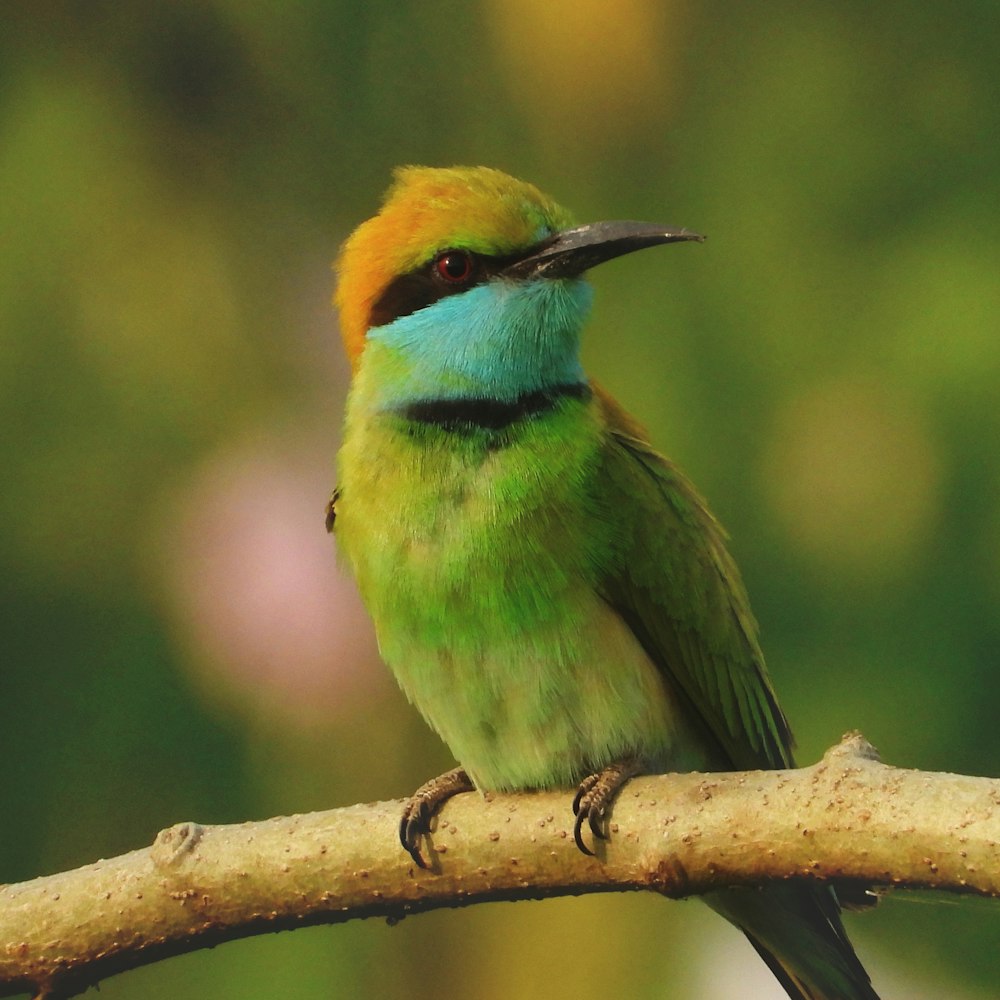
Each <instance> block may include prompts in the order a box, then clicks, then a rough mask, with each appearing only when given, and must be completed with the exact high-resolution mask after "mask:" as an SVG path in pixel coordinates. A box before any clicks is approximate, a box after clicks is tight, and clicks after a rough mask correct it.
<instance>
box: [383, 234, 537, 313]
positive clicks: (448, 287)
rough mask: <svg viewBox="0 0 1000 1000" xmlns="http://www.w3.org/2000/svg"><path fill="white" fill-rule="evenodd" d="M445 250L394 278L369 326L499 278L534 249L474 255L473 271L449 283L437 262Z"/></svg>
mask: <svg viewBox="0 0 1000 1000" xmlns="http://www.w3.org/2000/svg"><path fill="white" fill-rule="evenodd" d="M532 249H533V248H532ZM443 252H446V251H440V252H438V253H436V254H434V256H433V257H432V258H431V259H430V260H429V261H428V262H427V263H426V264H421V265H420V267H418V268H416V269H415V270H413V271H410V272H408V273H407V274H401V275H399V276H398V277H396V278H393V279H392V281H390V282H389V284H388V285H386V287H385V290H384V291H383V292H382V294H381V295H380V296H379V297H378V299H377V300H376V302H375V304H374V305H373V306H372V308H371V312H370V313H369V314H368V327H369V329H370V328H372V327H376V326H385V325H386V324H387V323H391V322H392V321H393V320H396V319H399V318H400V317H401V316H409V315H410V314H411V313H415V312H417V310H419V309H426V308H427V306H429V305H433V304H434V303H435V302H437V301H438V299H443V298H444V297H445V296H447V295H458V294H459V293H461V292H464V291H467V290H468V289H470V288H474V287H475V286H476V285H481V284H482V283H483V282H484V281H489V280H490V279H491V278H494V277H496V276H497V275H498V274H499V273H500V272H501V271H503V269H504V268H505V267H507V266H509V265H510V264H512V263H513V262H514V261H516V260H520V258H521V257H523V256H524V254H525V253H530V252H531V250H526V251H524V253H519V254H515V255H511V256H505V257H488V256H486V255H485V254H475V253H473V254H470V255H469V256H470V257H471V258H472V273H471V275H470V276H469V278H467V279H466V280H465V281H459V282H448V281H446V280H445V279H444V278H442V277H441V276H440V274H438V272H437V262H438V260H439V259H440V257H441V253H443ZM458 252H461V251H458Z"/></svg>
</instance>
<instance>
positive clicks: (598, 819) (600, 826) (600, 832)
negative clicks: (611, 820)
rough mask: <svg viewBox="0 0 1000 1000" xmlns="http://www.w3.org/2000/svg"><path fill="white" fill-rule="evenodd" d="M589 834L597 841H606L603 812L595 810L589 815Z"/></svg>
mask: <svg viewBox="0 0 1000 1000" xmlns="http://www.w3.org/2000/svg"><path fill="white" fill-rule="evenodd" d="M590 832H591V833H592V834H593V835H594V836H595V837H597V838H598V839H599V840H607V839H608V835H607V833H605V832H604V810H603V809H596V810H594V811H593V812H591V814H590Z"/></svg>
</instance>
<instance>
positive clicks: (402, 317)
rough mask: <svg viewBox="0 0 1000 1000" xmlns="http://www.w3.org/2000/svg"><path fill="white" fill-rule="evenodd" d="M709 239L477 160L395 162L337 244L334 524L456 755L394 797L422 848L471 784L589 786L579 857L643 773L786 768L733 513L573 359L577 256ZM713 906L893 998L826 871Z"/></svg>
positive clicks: (788, 754) (416, 696) (762, 948)
mask: <svg viewBox="0 0 1000 1000" xmlns="http://www.w3.org/2000/svg"><path fill="white" fill-rule="evenodd" d="M703 239H704V237H703V236H701V235H699V234H697V233H695V232H691V231H689V230H687V229H683V228H676V227H671V226H663V225H659V224H650V223H642V222H632V221H613V222H597V223H592V224H588V225H576V224H575V222H574V219H573V218H572V216H571V215H570V214H569V213H568V212H567V211H566V210H565V209H563V208H562V207H560V206H559V205H558V204H557V203H556V202H555V201H553V200H552V199H551V198H550V197H549V196H547V195H545V194H543V193H542V192H541V191H540V190H539V189H538V188H537V187H535V186H534V185H532V184H530V183H527V182H525V181H521V180H518V179H516V178H514V177H512V176H510V175H509V174H507V173H504V172H502V171H500V170H496V169H493V168H490V167H481V166H478V167H418V166H407V167H401V168H398V169H397V170H396V171H395V173H394V177H393V183H392V185H391V187H390V188H389V190H388V192H387V194H386V195H385V198H384V200H383V203H382V205H381V208H380V210H379V211H378V213H377V214H376V215H374V216H373V217H372V218H370V219H368V220H367V221H365V222H363V223H361V224H360V225H359V226H358V227H357V228H356V229H355V230H354V231H353V233H352V234H351V235H350V236H349V237H348V238H347V239H346V241H345V242H344V244H343V246H342V248H341V251H340V254H339V257H338V259H337V262H336V264H335V269H336V271H337V286H336V292H335V296H334V300H335V304H336V306H337V309H338V311H339V324H340V332H341V336H342V339H343V342H344V347H345V350H346V354H347V357H348V358H349V361H350V365H351V384H350V388H349V391H348V397H347V404H346V415H345V422H344V432H343V437H342V441H341V447H340V450H339V453H338V456H337V488H336V490H335V491H334V493H333V496H332V497H331V500H330V502H329V504H328V506H327V511H326V522H327V529H328V530H329V531H332V533H333V534H334V535H335V538H336V546H337V550H338V553H339V554H340V556H341V558H342V559H343V560H344V561H346V564H347V566H348V567H349V569H350V570H351V572H352V573H353V575H354V577H355V579H356V582H357V585H358V589H359V591H360V594H361V596H362V599H363V601H364V602H365V604H366V606H367V609H368V611H369V614H370V616H371V618H372V620H373V622H374V627H375V632H376V636H377V640H378V645H379V650H380V654H381V656H382V658H383V659H384V660H385V662H386V663H387V664H388V666H389V667H390V669H391V670H392V671H393V673H394V674H395V676H396V679H397V681H398V682H399V684H400V686H401V687H402V689H403V691H404V692H405V694H406V695H407V697H408V698H409V700H410V701H411V702H412V703H413V704H414V705H415V706H416V707H417V709H418V710H419V711H420V712H421V714H422V715H423V717H424V718H425V719H426V721H427V722H428V723H429V725H430V726H431V728H432V729H434V730H435V731H436V732H437V733H438V734H439V736H440V737H441V738H442V739H443V740H444V742H445V743H446V744H447V746H448V747H449V749H450V750H451V752H452V754H453V755H454V757H455V760H456V761H457V762H458V765H459V766H458V767H457V768H455V769H453V770H452V771H449V772H447V773H446V774H444V775H441V776H440V777H437V778H434V779H431V780H430V781H428V782H427V783H426V784H424V785H422V786H421V787H420V788H419V789H418V790H417V791H416V793H415V794H414V795H413V796H412V797H411V798H410V799H409V800H408V801H407V803H406V806H405V808H404V811H403V815H402V818H401V821H400V831H399V833H400V840H401V842H402V845H403V847H404V848H405V849H406V850H407V851H408V852H409V854H410V856H411V857H412V859H413V861H414V862H415V863H416V864H417V865H420V866H421V867H426V861H425V860H424V857H423V854H422V852H421V844H422V841H423V840H424V838H425V837H426V836H427V835H428V834H429V832H430V823H431V819H432V817H433V815H434V813H435V811H436V810H437V809H438V808H439V807H440V806H441V805H442V803H443V802H444V801H445V800H446V799H447V798H449V797H450V796H452V795H455V794H458V793H461V792H466V791H472V790H479V791H481V792H518V791H525V790H533V789H566V790H567V792H568V793H569V792H571V791H573V790H575V798H574V799H573V800H572V809H573V812H574V813H575V820H574V827H573V830H574V840H575V842H576V847H577V848H578V849H579V850H581V851H583V852H584V853H588V854H591V853H594V850H593V848H592V847H591V844H596V843H597V842H598V841H599V840H601V839H604V838H607V837H608V836H609V832H608V829H607V823H608V819H607V817H608V813H609V810H610V808H611V806H612V804H613V801H614V798H615V796H616V794H617V793H618V792H619V790H620V789H621V787H622V785H623V784H624V783H625V782H627V781H628V780H629V779H630V778H631V777H633V776H634V775H637V774H640V773H647V772H650V773H666V772H669V771H692V770H730V771H731V770H744V769H756V768H771V769H774V768H787V767H792V766H794V764H793V758H792V737H791V733H790V729H789V725H788V722H787V720H786V718H785V715H784V714H783V712H782V710H781V708H780V707H779V705H778V701H777V698H776V695H775V691H774V688H773V686H772V684H771V681H770V679H769V677H768V673H767V670H766V668H765V663H764V657H763V654H762V652H761V648H760V644H759V640H758V626H757V623H756V621H755V619H754V617H753V614H752V612H751V608H750V604H749V601H748V597H747V593H746V589H745V587H744V584H743V582H742V580H741V576H740V572H739V570H738V568H737V566H736V563H735V562H734V560H733V558H732V556H731V555H730V553H729V549H728V547H727V535H726V533H725V531H724V530H723V528H722V527H721V526H720V524H719V522H718V521H717V520H716V519H715V517H714V516H713V514H712V513H711V512H710V510H709V508H708V506H707V504H706V502H705V501H704V499H703V498H702V497H701V495H700V494H699V493H698V491H697V490H696V489H695V487H694V486H693V485H692V484H691V482H690V481H689V480H688V479H687V478H686V477H685V476H684V474H683V473H682V472H681V471H680V470H679V469H678V467H677V466H676V465H674V464H673V463H672V462H671V461H670V460H668V459H667V458H666V457H664V456H662V455H661V454H660V453H659V452H657V451H656V450H655V449H654V447H653V445H652V444H651V443H650V440H649V437H648V435H647V433H646V432H645V430H644V429H643V428H642V426H641V425H640V424H639V423H638V422H637V421H636V420H635V419H634V418H633V417H631V416H630V415H629V414H628V413H627V412H626V410H625V409H624V408H623V407H622V406H621V405H620V404H619V403H618V402H616V401H615V399H613V398H612V396H611V395H610V394H609V393H608V392H607V391H605V390H604V389H603V388H601V386H600V385H599V384H598V383H596V382H594V381H593V380H591V379H590V378H589V377H588V375H587V374H586V373H585V371H584V368H583V365H582V362H581V356H580V343H581V332H582V329H583V327H584V324H585V321H586V319H587V315H588V312H589V308H590V304H591V299H592V289H591V286H590V285H589V283H588V282H587V280H586V273H587V272H588V271H589V270H590V269H591V268H593V267H595V266H597V265H599V264H601V263H603V262H605V261H609V260H611V259H613V258H616V257H620V256H623V255H626V254H630V253H633V252H635V251H638V250H640V249H643V248H649V247H654V246H658V245H661V244H667V243H699V242H702V241H703ZM623 325H624V324H623ZM569 809H570V804H569V802H567V816H568V815H569ZM567 849H570V850H572V849H573V847H572V845H571V844H568V845H567ZM703 898H704V899H705V901H706V902H707V903H708V904H709V906H711V907H712V908H713V909H715V910H716V911H717V912H719V913H720V914H722V915H723V916H724V917H725V918H727V919H728V920H729V921H730V922H731V923H733V924H735V925H736V927H737V928H739V930H741V931H742V932H743V933H744V934H745V935H746V937H747V938H748V939H749V941H750V943H751V944H752V945H753V947H754V948H755V949H756V951H757V952H758V954H759V955H760V956H761V958H762V959H763V960H764V962H766V963H767V965H768V966H769V968H770V969H771V971H772V972H773V974H774V975H775V977H776V978H777V980H778V982H779V983H780V984H781V986H782V987H783V988H784V990H785V991H786V992H787V994H788V995H789V996H790V997H793V998H798V1000H878V998H877V994H876V993H875V991H874V989H873V987H872V985H871V982H870V979H869V976H868V974H867V972H866V971H865V969H864V967H863V966H862V964H861V962H860V960H859V959H858V958H857V956H856V954H855V952H854V949H853V947H852V945H851V943H850V941H849V939H848V937H847V934H846V932H845V930H844V927H843V923H842V921H841V917H840V904H839V902H838V898H837V895H836V891H835V889H834V888H833V887H831V886H828V885H824V884H820V883H815V882H811V883H806V882H798V883H793V882H782V883H771V884H769V885H767V886H763V887H761V888H759V889H746V888H744V889H739V888H733V889H725V890H718V891H714V892H712V893H709V894H708V895H706V896H705V897H703Z"/></svg>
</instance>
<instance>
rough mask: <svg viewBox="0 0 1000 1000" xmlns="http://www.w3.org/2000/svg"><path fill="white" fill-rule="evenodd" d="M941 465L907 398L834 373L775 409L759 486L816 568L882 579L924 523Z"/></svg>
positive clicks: (924, 530) (897, 566)
mask: <svg viewBox="0 0 1000 1000" xmlns="http://www.w3.org/2000/svg"><path fill="white" fill-rule="evenodd" d="M940 464H941V463H940V460H939V458H938V455H937V451H936V449H935V446H934V443H933V441H932V440H931V438H930V437H929V435H928V433H927V429H926V427H925V426H924V424H923V421H922V419H921V416H920V414H919V412H918V411H917V410H916V409H915V408H914V407H913V405H912V404H911V403H910V402H909V400H908V399H906V398H905V397H903V396H901V395H899V394H897V393H895V392H894V391H893V390H892V389H890V388H889V387H887V386H885V385H884V384H881V383H878V382H876V381H875V380H873V379H863V378H843V379H835V380H831V381H829V382H827V383H825V384H821V385H818V386H814V387H813V388H812V389H810V390H808V391H807V392H805V393H803V394H801V395H799V396H797V397H795V398H793V399H791V400H790V401H789V402H788V403H787V404H786V405H785V406H784V408H783V409H782V410H781V411H780V412H779V414H778V419H777V423H776V425H775V428H774V431H773V433H772V436H771V441H770V444H769V447H768V449H767V452H766V456H765V466H764V475H765V483H766V487H765V489H766V492H767V493H769V494H770V500H771V503H772V504H773V507H774V509H775V511H776V513H777V515H778V517H779V519H780V520H781V521H782V522H783V524H784V526H785V529H786V530H787V532H788V534H789V535H790V536H791V539H792V542H793V544H796V545H797V546H798V547H799V548H800V549H802V550H804V552H805V554H806V555H807V556H808V557H809V558H811V559H813V560H815V561H817V562H819V563H820V564H821V566H822V568H823V569H824V570H831V571H835V572H839V573H841V574H843V575H848V576H851V577H854V578H857V579H866V578H872V577H874V578H876V579H878V580H885V579H886V577H891V576H894V575H897V574H898V573H900V572H901V571H904V570H905V569H906V567H907V565H908V564H909V561H910V557H911V556H912V555H914V554H915V551H916V549H917V548H918V546H919V545H920V544H921V542H922V541H923V540H924V539H925V538H926V536H927V534H928V532H929V531H930V530H931V528H932V524H933V521H934V518H935V515H936V513H937V510H938V506H939V500H940V496H939V493H940Z"/></svg>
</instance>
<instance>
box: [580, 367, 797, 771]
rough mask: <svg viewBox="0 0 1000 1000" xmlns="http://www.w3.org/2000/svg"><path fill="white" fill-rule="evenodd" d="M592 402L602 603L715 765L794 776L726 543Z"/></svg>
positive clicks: (633, 432)
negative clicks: (606, 556) (601, 432)
mask: <svg viewBox="0 0 1000 1000" xmlns="http://www.w3.org/2000/svg"><path fill="white" fill-rule="evenodd" d="M595 392H596V394H597V402H598V405H599V406H600V407H601V408H602V410H603V415H604V420H605V425H606V440H605V446H604V451H603V455H602V467H601V469H600V471H599V475H600V476H601V483H600V487H599V488H600V492H601V493H602V494H603V498H604V502H605V503H606V504H607V505H608V507H607V513H608V514H610V515H611V516H612V517H613V518H614V519H615V531H616V537H615V541H614V545H613V551H614V556H613V558H612V559H611V565H610V566H605V567H604V573H603V577H602V579H601V581H600V583H599V589H600V592H601V596H602V597H603V598H604V599H605V600H606V601H608V603H609V604H611V605H612V606H613V607H614V608H615V609H616V610H617V611H618V613H619V614H620V615H621V616H622V618H623V619H624V620H625V621H626V622H627V623H628V625H629V627H630V628H631V629H632V631H633V632H634V633H635V635H636V637H637V638H638V639H639V641H640V642H641V643H642V645H643V647H644V648H645V650H646V652H647V654H648V655H649V656H650V658H651V659H652V660H653V661H654V662H655V663H656V665H657V666H658V667H659V668H660V669H661V670H662V671H663V672H664V674H665V675H666V676H667V677H668V679H669V680H670V682H671V684H672V685H673V687H674V689H675V690H676V691H677V692H678V693H679V694H680V696H681V697H682V698H683V699H685V701H686V702H687V703H688V704H689V707H690V708H691V710H692V714H693V716H694V717H695V718H696V719H698V720H700V721H701V723H702V724H703V729H704V735H705V738H706V741H707V743H708V745H709V747H710V749H711V750H712V756H713V764H715V765H716V766H720V767H729V766H731V767H736V768H758V767H762V768H780V767H790V766H792V753H791V746H792V739H791V733H790V731H789V727H788V722H787V720H786V719H785V716H784V715H783V713H782V711H781V709H780V708H779V706H778V702H777V699H776V697H775V694H774V690H773V689H772V687H771V683H770V681H769V679H768V677H767V671H766V668H765V666H764V657H763V654H762V653H761V650H760V646H759V644H758V641H757V624H756V622H755V620H754V618H753V615H752V613H751V611H750V606H749V602H748V600H747V595H746V590H745V589H744V586H743V582H742V580H741V578H740V573H739V570H738V569H737V567H736V564H735V562H734V561H733V559H732V557H731V556H730V555H729V552H728V550H727V548H726V544H725V542H726V535H725V532H724V531H723V529H722V527H721V526H720V525H719V524H718V522H717V521H716V520H715V518H714V517H713V516H712V514H711V512H710V511H709V510H708V507H707V506H706V504H705V502H704V500H702V498H701V497H700V496H699V495H698V493H697V491H696V490H695V489H694V487H693V486H692V485H691V484H690V483H689V482H688V480H687V479H686V478H685V477H684V475H683V474H682V473H681V472H680V471H679V470H678V469H676V468H675V467H674V466H673V465H672V464H671V463H670V462H669V461H668V460H667V459H665V458H664V457H663V456H662V455H660V454H658V453H657V452H656V451H654V450H653V449H652V447H651V446H650V445H649V443H648V441H647V440H646V438H645V434H644V432H643V431H642V429H641V428H640V427H639V426H638V425H637V424H636V423H635V422H634V421H633V420H632V419H631V418H630V417H629V416H628V415H627V414H626V413H625V412H624V411H623V410H622V409H621V408H620V407H619V406H618V404H617V403H615V402H614V400H613V399H611V397H610V396H608V395H607V394H606V393H604V392H603V391H602V390H600V389H599V388H598V387H596V386H595Z"/></svg>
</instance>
